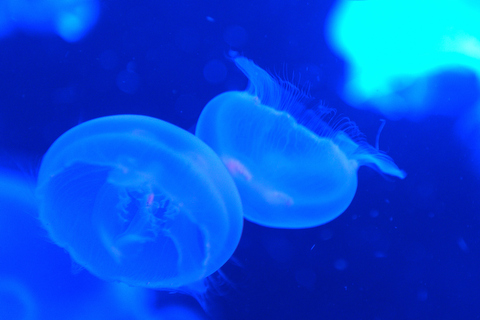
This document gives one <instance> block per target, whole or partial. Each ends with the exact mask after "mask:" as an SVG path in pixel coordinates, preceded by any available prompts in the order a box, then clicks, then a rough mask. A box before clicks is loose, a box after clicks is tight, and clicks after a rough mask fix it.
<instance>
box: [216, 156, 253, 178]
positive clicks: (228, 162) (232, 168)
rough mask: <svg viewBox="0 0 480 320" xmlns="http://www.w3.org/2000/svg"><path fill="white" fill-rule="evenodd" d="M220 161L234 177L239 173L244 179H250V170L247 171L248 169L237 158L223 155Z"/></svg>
mask: <svg viewBox="0 0 480 320" xmlns="http://www.w3.org/2000/svg"><path fill="white" fill-rule="evenodd" d="M222 161H223V163H224V164H225V166H226V167H227V169H228V171H229V172H230V174H231V175H232V176H234V177H235V178H236V177H238V175H241V176H243V178H244V179H245V180H246V181H250V180H252V174H251V173H250V171H248V169H247V168H246V167H245V166H244V165H243V164H242V163H241V162H240V161H238V160H237V159H234V158H225V157H223V158H222Z"/></svg>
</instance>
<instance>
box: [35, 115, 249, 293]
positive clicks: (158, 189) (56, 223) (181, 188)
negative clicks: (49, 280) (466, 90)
mask: <svg viewBox="0 0 480 320" xmlns="http://www.w3.org/2000/svg"><path fill="white" fill-rule="evenodd" d="M36 196H37V199H38V202H39V203H38V205H39V217H40V220H41V222H42V224H43V226H44V227H45V228H46V230H47V231H48V233H49V236H50V238H51V239H52V240H53V241H54V242H55V243H56V244H57V245H59V246H60V247H63V248H65V249H66V250H67V251H68V252H69V253H70V255H71V257H72V258H73V260H75V261H76V262H77V263H78V264H80V265H81V266H83V267H85V268H86V269H87V270H88V271H90V272H91V273H92V274H94V275H96V276H98V277H99V278H101V279H104V280H113V281H120V282H123V283H126V284H128V285H131V286H139V287H148V288H154V289H167V290H176V289H178V290H179V291H184V292H189V291H188V290H184V289H183V288H184V287H186V288H187V289H188V288H190V289H191V290H198V292H200V293H202V292H201V291H202V290H203V289H202V288H199V287H200V286H199V283H205V285H206V283H207V281H203V280H204V279H205V278H206V277H207V276H209V275H211V274H212V273H213V272H215V271H217V270H218V269H219V268H220V267H221V266H222V265H223V264H224V263H225V262H226V261H227V260H228V259H229V258H230V257H231V255H232V254H233V252H234V250H235V248H236V246H237V244H238V242H239V240H240V236H241V232H242V228H243V212H242V206H241V201H240V196H239V194H238V192H237V189H236V187H235V183H234V181H233V179H232V178H231V176H230V174H229V173H228V171H227V169H226V168H225V167H224V165H223V163H222V162H221V161H220V159H219V158H218V157H217V155H216V154H215V153H214V152H213V151H212V150H211V149H210V148H209V147H208V146H207V145H206V144H205V143H203V142H202V141H201V140H199V139H198V138H196V137H195V136H194V135H192V134H190V133H188V132H186V131H184V130H182V129H180V128H178V127H176V126H174V125H172V124H169V123H167V122H164V121H162V120H159V119H155V118H151V117H147V116H139V115H117V116H108V117H103V118H99V119H94V120H91V121H87V122H85V123H82V124H80V125H78V126H76V127H74V128H72V129H71V130H69V131H67V132H66V133H64V134H63V135H62V136H61V137H60V138H58V139H57V140H56V141H55V142H54V143H53V144H52V146H51V147H50V148H49V150H48V151H47V153H46V154H45V156H44V158H43V160H42V164H41V167H40V171H39V175H38V182H37V189H36ZM190 286H191V287H190ZM192 295H193V293H192Z"/></svg>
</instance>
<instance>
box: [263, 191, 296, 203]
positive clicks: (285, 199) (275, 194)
mask: <svg viewBox="0 0 480 320" xmlns="http://www.w3.org/2000/svg"><path fill="white" fill-rule="evenodd" d="M264 198H265V200H266V201H267V202H268V203H270V204H272V205H285V206H287V207H290V206H292V205H293V198H292V197H290V196H289V195H288V194H286V193H285V192H281V191H276V190H268V191H266V192H264Z"/></svg>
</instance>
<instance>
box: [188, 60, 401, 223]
mask: <svg viewBox="0 0 480 320" xmlns="http://www.w3.org/2000/svg"><path fill="white" fill-rule="evenodd" d="M234 60H235V63H236V64H237V66H238V67H239V68H240V69H241V70H242V71H243V73H244V74H245V75H246V76H247V77H248V79H249V81H250V82H249V86H248V88H247V90H246V91H243V92H239V91H230V92H226V93H222V94H220V95H218V96H217V97H215V98H214V99H212V100H211V101H210V102H209V103H208V104H207V105H206V107H205V109H204V110H203V111H202V113H201V115H200V118H199V120H198V124H197V128H196V133H195V134H196V135H197V136H198V137H199V138H200V139H202V140H203V141H205V142H206V143H207V144H208V145H209V146H211V147H212V149H213V150H215V152H217V154H218V155H219V156H220V158H221V159H222V160H223V163H224V164H225V166H226V167H227V168H228V170H229V171H230V173H231V174H232V176H233V177H234V179H235V182H236V184H237V187H238V190H239V192H240V196H241V198H242V203H243V206H244V212H245V218H246V219H248V220H250V221H253V222H255V223H258V224H261V225H265V226H270V227H278V228H306V227H313V226H318V225H320V224H323V223H326V222H329V221H331V220H333V219H335V218H336V217H338V216H339V215H340V214H342V212H343V211H345V209H347V207H348V206H349V205H350V202H351V201H352V199H353V197H354V195H355V192H356V189H357V170H358V168H359V167H360V166H363V165H366V166H370V167H372V168H374V169H376V170H378V171H379V172H382V173H385V174H388V175H392V176H395V177H399V178H404V177H405V173H404V172H403V171H401V170H399V169H398V167H397V166H396V165H395V164H394V163H393V161H392V160H391V159H390V158H389V157H388V156H386V155H384V154H382V153H380V152H379V151H378V150H377V149H374V148H373V147H371V146H369V145H368V144H367V143H365V142H363V141H361V140H359V139H352V138H351V137H350V136H349V135H348V134H347V133H348V132H350V133H355V132H357V134H358V131H357V129H356V126H355V125H354V124H352V123H350V122H343V123H342V122H340V123H337V128H331V127H330V126H329V124H328V123H327V122H325V121H324V119H325V117H327V116H328V115H329V114H331V112H332V110H330V109H328V108H318V109H306V108H305V107H304V106H303V105H302V96H303V95H302V93H301V92H300V91H299V90H298V89H297V88H295V87H294V86H293V85H292V84H290V83H288V82H286V81H277V80H276V79H274V78H272V76H270V75H269V74H268V73H267V72H265V71H264V70H263V69H261V68H259V67H258V66H257V65H255V64H254V63H253V62H252V61H250V60H248V59H246V58H244V57H238V58H235V59H234ZM341 129H343V130H341Z"/></svg>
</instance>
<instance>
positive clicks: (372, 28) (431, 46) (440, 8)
mask: <svg viewBox="0 0 480 320" xmlns="http://www.w3.org/2000/svg"><path fill="white" fill-rule="evenodd" d="M479 15H480V3H479V2H478V1H469V0H446V1H433V0H421V1H415V0H392V1H383V0H368V1H351V0H339V1H337V3H336V4H335V5H334V7H333V8H332V11H331V13H330V15H329V17H328V18H327V22H326V38H327V41H328V43H329V44H330V46H331V48H332V49H333V50H334V51H335V52H336V53H337V54H338V55H340V56H342V57H343V58H345V60H346V61H347V78H346V81H345V84H344V86H343V89H342V96H343V98H344V99H345V100H346V101H347V102H349V103H350V104H351V105H353V106H356V107H360V108H374V109H376V110H378V111H379V112H381V113H383V114H384V115H386V116H387V117H389V118H402V117H407V118H410V119H418V118H421V117H423V116H425V115H428V114H432V113H433V114H446V115H458V114H460V113H461V112H462V111H461V110H462V109H465V108H467V107H470V106H471V105H472V104H473V102H474V101H465V99H464V98H463V96H465V94H466V92H464V94H460V95H457V94H456V92H457V91H461V92H463V91H462V87H466V86H470V90H469V91H475V90H478V87H477V86H478V84H477V79H476V77H475V75H477V76H478V75H479V74H480V62H479V61H480V60H479V59H480V38H479V37H480V30H479V28H478V17H479ZM445 75H447V76H448V77H450V78H451V77H455V80H453V81H450V82H449V84H448V85H447V86H442V85H441V83H442V81H443V78H444V76H445ZM439 78H440V79H439ZM439 81H440V85H439ZM455 83H462V85H459V86H456V85H455ZM452 86H453V88H454V89H450V88H452Z"/></svg>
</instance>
